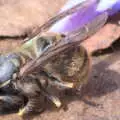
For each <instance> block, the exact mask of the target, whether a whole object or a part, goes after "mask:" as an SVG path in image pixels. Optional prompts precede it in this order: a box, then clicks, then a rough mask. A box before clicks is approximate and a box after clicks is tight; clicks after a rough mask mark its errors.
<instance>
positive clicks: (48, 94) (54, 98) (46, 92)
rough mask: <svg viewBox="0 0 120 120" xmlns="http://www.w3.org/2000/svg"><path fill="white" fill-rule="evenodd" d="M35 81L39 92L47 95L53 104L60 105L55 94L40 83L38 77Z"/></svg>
mask: <svg viewBox="0 0 120 120" xmlns="http://www.w3.org/2000/svg"><path fill="white" fill-rule="evenodd" d="M36 83H37V85H38V86H39V88H40V93H41V94H42V95H43V96H45V97H47V98H48V99H49V100H51V101H52V102H53V103H54V104H55V105H56V107H60V106H61V101H60V100H59V98H57V97H56V96H53V95H51V94H50V93H49V92H48V91H47V90H46V89H45V88H44V87H43V86H42V85H41V83H40V82H39V80H38V79H36Z"/></svg>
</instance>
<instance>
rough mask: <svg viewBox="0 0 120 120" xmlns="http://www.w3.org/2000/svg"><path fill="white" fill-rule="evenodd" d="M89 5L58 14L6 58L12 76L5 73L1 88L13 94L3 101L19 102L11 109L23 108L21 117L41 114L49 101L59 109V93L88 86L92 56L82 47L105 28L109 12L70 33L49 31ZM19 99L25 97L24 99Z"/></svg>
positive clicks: (87, 3) (20, 112)
mask: <svg viewBox="0 0 120 120" xmlns="http://www.w3.org/2000/svg"><path fill="white" fill-rule="evenodd" d="M90 4H91V2H90V1H85V2H83V3H82V4H78V5H76V6H74V7H73V8H70V9H68V10H66V11H64V12H62V13H59V14H58V15H57V16H55V17H53V18H51V19H50V20H49V21H48V22H46V23H45V24H44V25H42V26H41V27H40V28H39V29H38V30H35V33H34V34H32V36H30V37H29V39H27V40H25V41H24V43H23V44H22V45H21V46H20V47H18V48H16V49H15V50H14V51H12V52H10V53H7V54H5V55H4V57H3V58H4V59H6V61H7V62H5V63H4V66H8V64H9V66H10V65H12V67H11V68H10V70H11V72H10V71H9V72H8V71H7V69H5V71H7V73H9V76H8V77H7V78H4V80H3V77H1V76H2V75H0V77H1V78H0V80H1V81H2V82H1V83H0V87H1V90H2V89H3V88H4V89H3V90H6V88H5V87H6V86H8V85H9V86H10V88H12V92H11V93H10V94H5V95H4V96H2V97H0V100H1V101H2V102H3V101H4V102H6V98H7V96H9V100H10V98H11V100H13V101H16V102H13V104H12V106H14V105H15V106H16V105H17V108H20V107H21V109H20V110H19V112H18V114H19V115H21V116H24V115H26V114H29V113H33V112H35V113H36V112H41V111H42V110H43V108H44V106H43V104H42V103H43V102H45V99H46V98H47V99H48V100H50V101H51V102H53V103H54V104H55V106H56V107H60V106H61V105H62V102H61V100H60V98H59V91H64V90H71V89H74V90H76V91H80V90H81V88H82V86H84V85H85V84H86V83H87V81H88V76H89V73H90V66H91V65H90V63H91V62H90V55H89V53H88V51H87V50H86V48H84V47H83V46H82V45H81V43H82V41H83V40H85V39H86V38H88V37H90V36H91V35H92V34H94V33H95V32H96V31H97V30H99V29H100V28H101V27H102V26H103V25H104V24H105V22H106V20H107V18H108V14H107V12H104V13H102V14H100V15H98V16H97V17H95V18H94V19H93V20H92V21H90V22H88V23H87V24H85V25H84V26H83V27H80V28H78V29H76V30H74V31H72V32H70V33H66V34H59V33H51V32H49V31H48V28H50V27H51V26H52V25H53V24H54V23H55V22H57V21H59V20H60V19H63V18H65V17H66V16H68V15H71V14H73V13H75V12H77V11H78V10H83V8H85V7H88V6H89V5H90ZM38 32H39V33H38ZM1 61H2V59H1ZM4 66H3V67H4ZM13 68H14V70H13ZM8 78H10V79H8ZM53 89H54V90H53ZM7 91H9V89H7ZM14 91H17V94H18V96H17V95H16V94H15V95H16V96H14V97H13V92H14ZM57 91H58V92H57ZM20 96H22V97H23V96H24V97H23V98H22V99H21V97H20ZM12 98H13V99H12ZM14 99H15V100H14ZM25 99H27V100H26V102H21V103H23V104H22V105H21V104H17V103H19V102H18V101H21V100H23V101H24V100H25ZM7 107H9V105H8V106H7ZM2 108H4V106H3V107H2Z"/></svg>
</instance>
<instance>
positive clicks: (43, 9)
mask: <svg viewBox="0 0 120 120" xmlns="http://www.w3.org/2000/svg"><path fill="white" fill-rule="evenodd" d="M65 1H66V0H59V4H58V0H0V13H1V14H0V36H21V35H24V34H26V33H27V32H29V31H31V30H32V29H33V28H35V27H37V26H38V25H42V24H43V23H44V22H45V21H47V20H48V18H50V17H52V16H53V15H55V13H57V12H58V11H59V9H60V7H61V6H62V5H63V4H64V3H65ZM53 6H54V7H53Z"/></svg>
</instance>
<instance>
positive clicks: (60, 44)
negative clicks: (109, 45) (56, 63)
mask: <svg viewBox="0 0 120 120" xmlns="http://www.w3.org/2000/svg"><path fill="white" fill-rule="evenodd" d="M107 18H108V14H107V12H105V13H102V14H100V15H98V16H97V17H96V18H95V19H94V20H92V21H91V22H90V23H87V24H86V25H85V26H83V27H82V28H79V29H77V30H75V31H73V32H71V33H69V34H68V35H67V36H66V37H65V38H63V39H62V40H60V41H57V42H56V43H54V44H52V45H51V46H50V47H48V49H47V50H45V51H44V52H43V53H42V54H41V55H40V56H39V57H38V58H36V59H34V60H32V61H30V62H28V63H27V64H26V65H25V66H24V67H22V68H21V69H20V76H25V75H27V74H28V73H31V72H33V71H35V70H37V68H40V67H41V68H42V65H43V64H45V63H46V62H47V60H48V59H49V58H51V57H54V56H55V55H57V54H60V53H61V52H64V51H66V50H67V49H70V48H71V47H72V46H78V45H80V43H81V42H82V41H83V40H84V39H86V38H88V37H89V36H91V35H92V34H94V33H95V32H96V31H97V30H99V29H100V28H101V27H102V26H103V25H104V24H105V23H106V21H107Z"/></svg>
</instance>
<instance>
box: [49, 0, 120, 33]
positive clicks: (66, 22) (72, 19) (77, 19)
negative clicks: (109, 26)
mask: <svg viewBox="0 0 120 120" xmlns="http://www.w3.org/2000/svg"><path fill="white" fill-rule="evenodd" d="M83 1H85V0H69V1H68V2H67V3H66V4H65V6H64V7H63V8H62V9H61V11H60V12H62V11H64V10H66V9H68V8H71V7H73V6H74V5H76V4H78V3H81V2H83ZM91 1H92V2H93V4H92V5H91V6H89V7H88V9H87V10H86V11H85V12H84V15H83V14H81V11H79V12H77V13H74V14H73V15H71V16H68V17H66V18H64V19H62V20H60V21H59V22H57V23H56V24H55V25H53V26H52V27H51V28H50V30H49V31H52V32H58V33H64V34H65V33H68V32H70V31H73V30H75V29H77V28H78V27H82V26H83V25H84V24H86V23H87V22H88V21H91V20H92V19H93V18H94V17H95V16H97V15H98V14H100V13H102V12H105V11H108V13H109V15H113V14H115V13H116V12H118V11H119V10H120V0H100V1H99V4H94V3H95V2H94V1H96V0H91Z"/></svg>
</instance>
